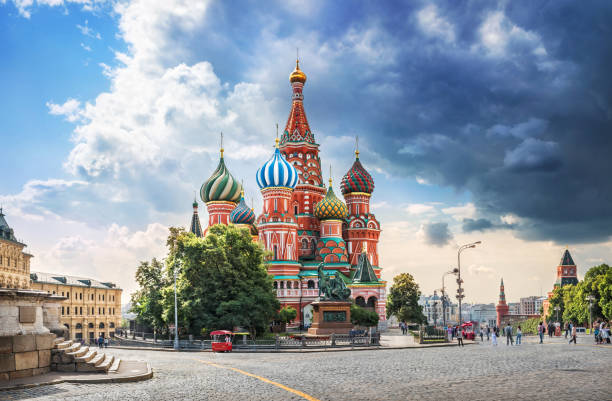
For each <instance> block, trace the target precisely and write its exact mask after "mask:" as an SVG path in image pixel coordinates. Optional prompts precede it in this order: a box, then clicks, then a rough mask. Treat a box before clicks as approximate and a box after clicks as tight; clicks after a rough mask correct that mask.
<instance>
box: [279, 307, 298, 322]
mask: <svg viewBox="0 0 612 401" xmlns="http://www.w3.org/2000/svg"><path fill="white" fill-rule="evenodd" d="M296 317H297V310H295V308H294V307H292V306H283V307H282V308H281V310H280V311H279V312H278V320H279V321H280V322H282V323H285V324H287V323H289V322H291V321H292V320H293V319H295V318H296Z"/></svg>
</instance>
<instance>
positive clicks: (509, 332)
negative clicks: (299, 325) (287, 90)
mask: <svg viewBox="0 0 612 401" xmlns="http://www.w3.org/2000/svg"><path fill="white" fill-rule="evenodd" d="M508 345H514V340H513V339H512V326H510V323H508V325H507V326H506V346H508Z"/></svg>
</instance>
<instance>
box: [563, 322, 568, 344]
mask: <svg viewBox="0 0 612 401" xmlns="http://www.w3.org/2000/svg"><path fill="white" fill-rule="evenodd" d="M563 329H564V330H565V339H566V340H567V336H568V335H569V324H568V323H567V322H565V324H564V325H563Z"/></svg>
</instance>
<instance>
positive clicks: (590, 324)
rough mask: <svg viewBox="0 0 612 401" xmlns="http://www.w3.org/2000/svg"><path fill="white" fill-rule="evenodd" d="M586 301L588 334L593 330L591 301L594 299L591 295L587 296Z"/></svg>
mask: <svg viewBox="0 0 612 401" xmlns="http://www.w3.org/2000/svg"><path fill="white" fill-rule="evenodd" d="M586 300H587V301H589V333H590V332H591V331H592V330H593V309H592V308H593V301H594V300H595V297H594V296H593V295H590V294H589V295H588V296H587V297H586Z"/></svg>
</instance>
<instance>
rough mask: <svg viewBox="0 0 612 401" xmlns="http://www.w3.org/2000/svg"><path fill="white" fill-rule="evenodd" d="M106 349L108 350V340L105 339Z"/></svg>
mask: <svg viewBox="0 0 612 401" xmlns="http://www.w3.org/2000/svg"><path fill="white" fill-rule="evenodd" d="M104 348H108V338H105V339H104Z"/></svg>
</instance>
